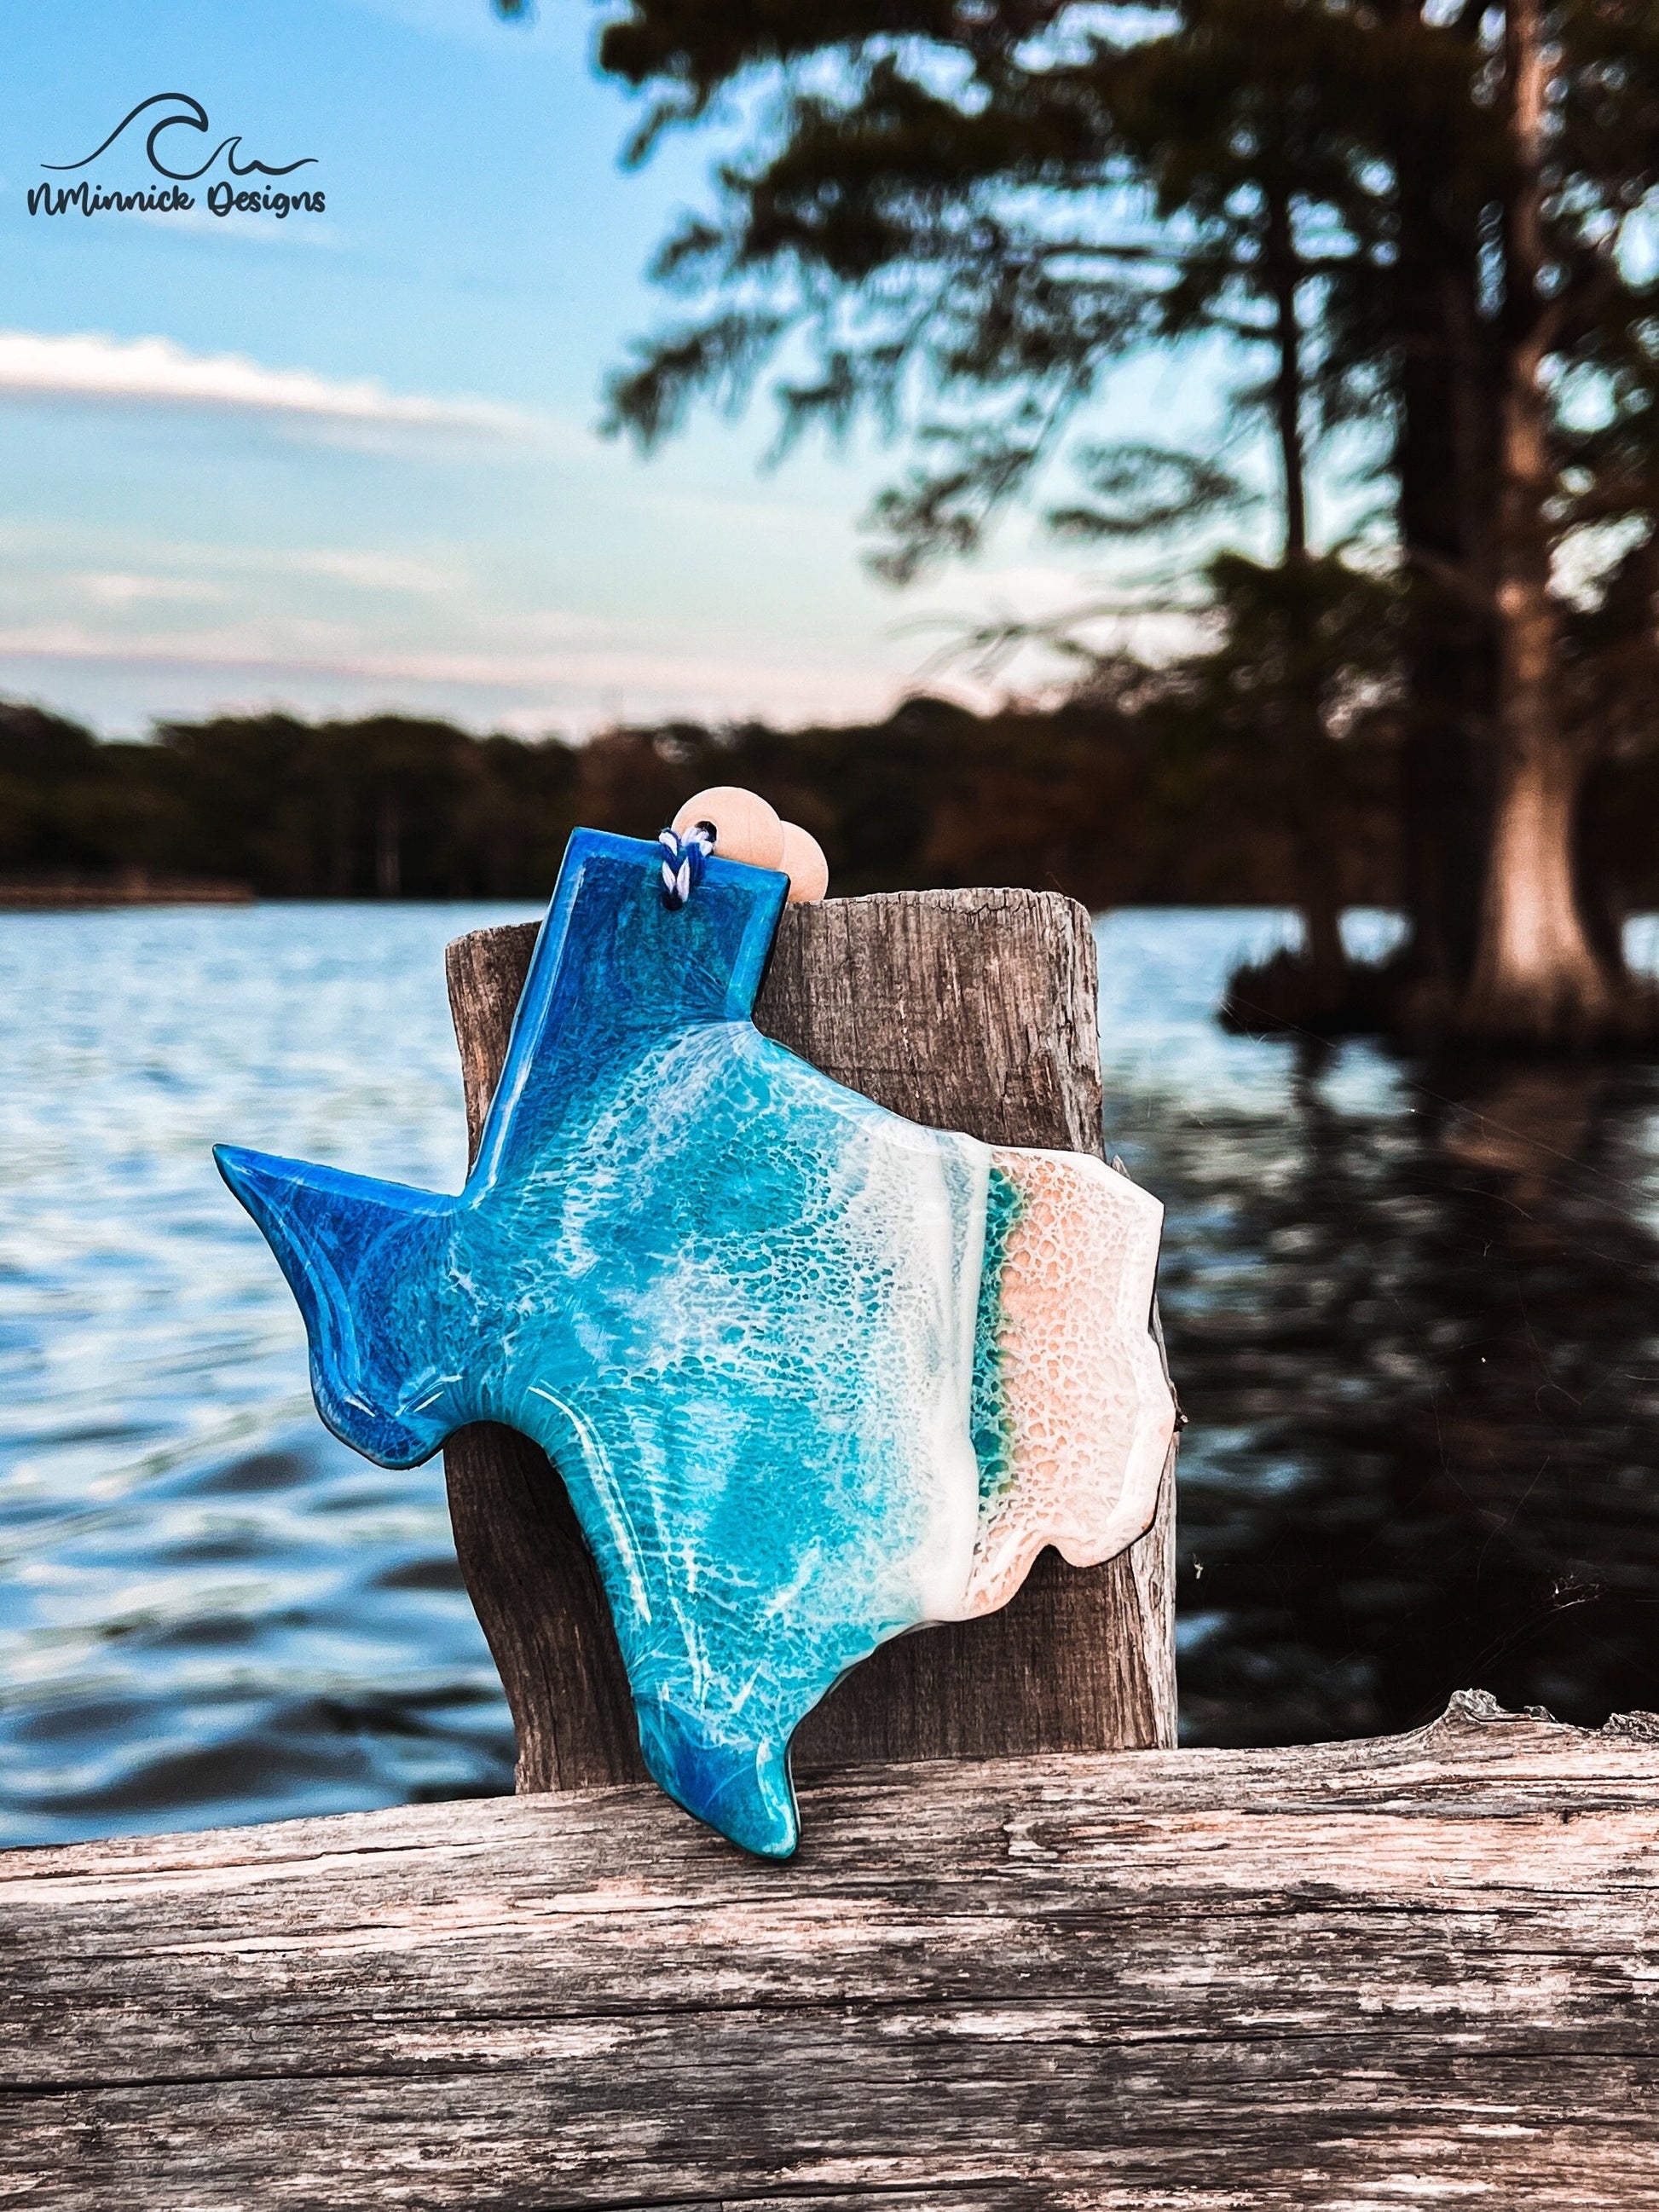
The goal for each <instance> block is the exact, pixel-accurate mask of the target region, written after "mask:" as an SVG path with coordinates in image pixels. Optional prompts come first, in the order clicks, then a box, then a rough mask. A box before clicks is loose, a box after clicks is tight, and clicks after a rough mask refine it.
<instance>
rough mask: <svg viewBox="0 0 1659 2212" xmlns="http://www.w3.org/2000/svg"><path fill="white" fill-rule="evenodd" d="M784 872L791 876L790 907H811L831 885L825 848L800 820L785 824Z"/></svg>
mask: <svg viewBox="0 0 1659 2212" xmlns="http://www.w3.org/2000/svg"><path fill="white" fill-rule="evenodd" d="M781 865H782V867H783V871H784V873H785V874H786V875H787V877H788V878H789V903H790V905H791V906H812V905H814V904H815V903H816V902H817V901H818V900H819V899H821V898H822V897H823V895H824V893H825V891H827V890H829V861H828V860H825V859H824V857H823V846H822V845H820V844H819V842H818V841H817V838H816V837H814V836H812V835H811V833H810V831H808V830H805V829H802V828H801V826H800V824H799V823H798V822H786V823H784V825H783V860H782V864H781Z"/></svg>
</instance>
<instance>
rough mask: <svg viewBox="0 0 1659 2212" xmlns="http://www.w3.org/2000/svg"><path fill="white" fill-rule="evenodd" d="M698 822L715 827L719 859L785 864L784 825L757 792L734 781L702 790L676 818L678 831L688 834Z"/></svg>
mask: <svg viewBox="0 0 1659 2212" xmlns="http://www.w3.org/2000/svg"><path fill="white" fill-rule="evenodd" d="M697 822H707V823H708V824H709V825H710V827H711V828H712V829H713V830H714V857H715V859H716V860H745V861H747V863H748V864H749V866H750V867H751V868H781V867H782V866H783V824H782V823H781V822H780V821H779V819H778V817H777V815H776V814H775V811H773V809H772V808H771V807H769V805H767V803H766V801H765V800H764V799H762V798H760V797H758V796H757V794H756V793H754V792H752V791H744V790H742V789H740V788H739V787H738V785H736V784H734V783H720V784H716V785H715V787H714V789H713V790H712V791H700V792H698V793H696V796H695V797H694V798H691V799H687V800H686V802H685V804H684V806H682V807H681V809H680V811H679V812H678V814H677V815H676V816H675V817H674V829H675V832H676V834H677V835H678V836H684V835H685V832H686V831H687V830H688V829H690V828H691V826H692V824H693V823H697Z"/></svg>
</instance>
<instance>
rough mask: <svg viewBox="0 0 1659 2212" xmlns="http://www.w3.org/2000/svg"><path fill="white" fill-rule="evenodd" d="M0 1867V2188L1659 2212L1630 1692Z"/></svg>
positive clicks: (1649, 1763)
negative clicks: (747, 1842)
mask: <svg viewBox="0 0 1659 2212" xmlns="http://www.w3.org/2000/svg"><path fill="white" fill-rule="evenodd" d="M806 1794H807V1796H808V1798H809V1803H808V1806H807V1817H806V1820H805V1842H804V1843H803V1844H802V1847H801V1850H800V1853H799V1857H798V1858H796V1859H795V1860H794V1861H793V1862H791V1863H788V1864H787V1865H785V1866H782V1867H780V1866H776V1865H766V1864H761V1863H757V1862H755V1861H753V1860H750V1859H747V1858H745V1857H744V1856H743V1855H742V1854H740V1853H739V1852H738V1851H736V1850H733V1849H732V1848H731V1847H730V1846H729V1845H726V1844H723V1843H722V1842H720V1840H719V1839H718V1838H714V1837H712V1836H710V1835H708V1833H706V1832H702V1831H701V1830H699V1829H698V1828H696V1826H694V1825H693V1824H692V1823H691V1822H690V1820H687V1819H686V1818H685V1817H684V1815H683V1814H680V1813H678V1811H677V1810H676V1809H675V1808H674V1807H673V1806H671V1804H669V1803H668V1802H667V1801H666V1800H665V1799H664V1798H663V1797H662V1796H660V1795H659V1793H658V1792H656V1791H655V1790H651V1789H649V1788H647V1787H639V1786H634V1787H627V1788H620V1789H615V1790H604V1791H595V1792H592V1793H587V1794H581V1795H575V1796H562V1797H557V1798H553V1797H549V1796H526V1797H520V1798H517V1799H512V1798H502V1799H493V1800H483V1801H472V1802H467V1803H463V1804H459V1805H444V1806H422V1807H410V1808H402V1809H398V1810H396V1811H392V1812H384V1813H374V1814H358V1815H352V1816H349V1817H347V1818H343V1819H335V1820H303V1821H294V1822H288V1823H283V1824H282V1825H280V1826H273V1827H269V1828H259V1829H242V1830H228V1831H222V1832H220V1833H218V1834H214V1835H200V1836H172V1837H164V1838H143V1839H135V1840H131V1841H127V1842H119V1843H106V1844H91V1845H87V1846H81V1847H78V1848H76V1849H72V1850H45V1851H20V1852H15V1853H10V1854H5V1855H0V2016H3V2018H4V2020H5V2021H6V2025H7V2030H8V2033H7V2034H6V2037H5V2040H4V2045H3V2050H0V2202H4V2203H13V2202H16V2203H25V2204H27V2205H28V2206H29V2207H31V2208H34V2212H48V2208H52V2212H57V2208H65V2207H75V2208H90V2207H94V2206H95V2207H97V2208H99V2212H129V2208H131V2212H139V2208H142V2212H168V2208H175V2207H176V2208H183V2207H185V2206H188V2207H191V2208H193V2212H228V2208H231V2207H237V2208H242V2207H246V2208H250V2209H252V2208H258V2212H269V2208H295V2207H317V2208H326V2212H344V2208H350V2207H356V2206H365V2207H367V2206H374V2207H380V2206H384V2205H387V2204H397V2205H401V2206H404V2207H410V2208H416V2212H419V2209H420V2208H433V2212H437V2208H441V2207H446V2206H462V2205H465V2206H467V2207H470V2208H477V2207H483V2206H489V2207H498V2208H511V2207H521V2208H524V2212H531V2208H532V2207H533V2208H535V2212H550V2208H556V2207H565V2206H586V2207H612V2208H617V2212H622V2208H623V2207H627V2208H629V2209H630V2212H644V2208H649V2207H685V2208H689V2207H690V2206H691V2205H693V2204H696V2205H699V2206H705V2207H707V2206H710V2205H722V2206H724V2207H725V2208H726V2212H734V2209H735V2208H738V2207H752V2208H755V2212H759V2208H761V2207H763V2206H765V2207H769V2208H777V2212H781V2208H785V2207H787V2206H791V2205H799V2204H802V2203H811V2204H813V2205H815V2206H817V2207H820V2208H823V2207H827V2206H831V2207H833V2206H838V2207H841V2208H842V2212H854V2208H857V2212H878V2208H887V2212H891V2208H892V2207H893V2206H895V2205H900V2206H911V2207H915V2208H916V2212H945V2208H950V2207H962V2208H966V2207H968V2206H974V2207H976V2208H981V2212H982V2208H984V2207H987V2206H990V2205H1006V2204H1018V2205H1019V2206H1021V2207H1031V2208H1053V2212H1059V2208H1060V2207H1062V2206H1064V2207H1069V2208H1073V2209H1074V2212H1075V2208H1079V2207H1088V2208H1106V2207H1117V2208H1122V2212H1128V2208H1131V2207H1134V2208H1144V2207H1148V2206H1152V2205H1156V2206H1157V2207H1158V2208H1159V2212H1200V2208H1201V2212H1227V2208H1233V2212H1239V2209H1240V2208H1247V2207H1248V2208H1261V2207H1270V2208H1271V2207H1303V2206H1305V2207H1310V2208H1311V2207H1322V2208H1361V2207H1367V2208H1369V2207H1376V2208H1382V2207H1384V2206H1389V2205H1398V2204H1409V2203H1465V2202H1468V2203H1479V2204H1487V2205H1492V2206H1494V2207H1502V2208H1504V2212H1513V2208H1515V2207H1518V2206H1539V2207H1546V2206H1547V2207H1549V2208H1551V2212H1580V2208H1589V2207H1615V2206H1616V2207H1619V2208H1620V2209H1621V2212H1627V2208H1629V2207H1632V2206H1634V2205H1638V2204H1643V2203H1651V2202H1653V2201H1655V2199H1656V2197H1659V2129H1656V2125H1655V2121H1656V2117H1659V2114H1656V2096H1655V2087H1654V2084H1655V2081H1656V2078H1659V1845H1656V1833H1659V1818H1656V1816H1659V1722H1655V1721H1654V1720H1652V1719H1651V1718H1649V1719H1645V1720H1644V1719H1643V1718H1641V1717H1637V1718H1635V1719H1633V1720H1630V1721H1626V1722H1624V1723H1611V1724H1609V1727H1608V1728H1607V1729H1606V1730H1604V1731H1602V1732H1601V1733H1600V1734H1589V1733H1587V1732H1583V1731H1579V1730H1577V1729H1566V1728H1560V1727H1556V1726H1553V1725H1550V1724H1547V1723H1542V1722H1538V1721H1534V1720H1528V1719H1521V1718H1517V1717H1513V1716H1508V1715H1503V1714H1500V1713H1499V1712H1498V1710H1497V1709H1496V1707H1495V1706H1494V1705H1492V1701H1491V1700H1490V1699H1482V1698H1480V1697H1478V1696H1473V1695H1470V1694H1469V1693H1464V1694H1463V1695H1462V1697H1460V1698H1458V1699H1454V1700H1453V1705H1452V1708H1451V1710H1450V1711H1449V1713H1448V1714H1447V1716H1446V1717H1445V1718H1444V1719H1443V1721H1440V1722H1437V1723H1435V1724H1434V1725H1433V1726H1432V1727H1431V1728H1428V1729H1423V1730H1420V1731H1419V1732H1418V1733H1416V1734H1414V1735H1406V1736H1400V1737H1395V1738H1393V1739H1390V1740H1387V1741H1382V1742H1376V1743H1350V1744H1325V1745H1318V1746H1311V1747H1297V1748H1295V1749H1292V1750H1288V1751H1271V1752H1234V1753H1223V1752H1151V1753H1146V1754H1145V1755H1144V1756H1141V1757H1139V1758H1136V1759H1113V1758H1100V1757H1093V1756H1087V1757H1085V1756H1072V1757H1069V1758H1066V1757H1060V1758H1048V1759H1024V1760H1006V1761H991V1762H987V1763H984V1764H970V1763H949V1762H936V1763H933V1764H931V1765H921V1766H897V1765H885V1766H872V1767H866V1768H864V1769H860V1770H854V1771H847V1772H844V1773H842V1774H840V1775H837V1776H836V1777H834V1778H830V1779H828V1780H826V1781H824V1782H823V1783H821V1784H818V1785H817V1786H816V1787H810V1786H809V1789H808V1790H807V1793H806Z"/></svg>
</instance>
